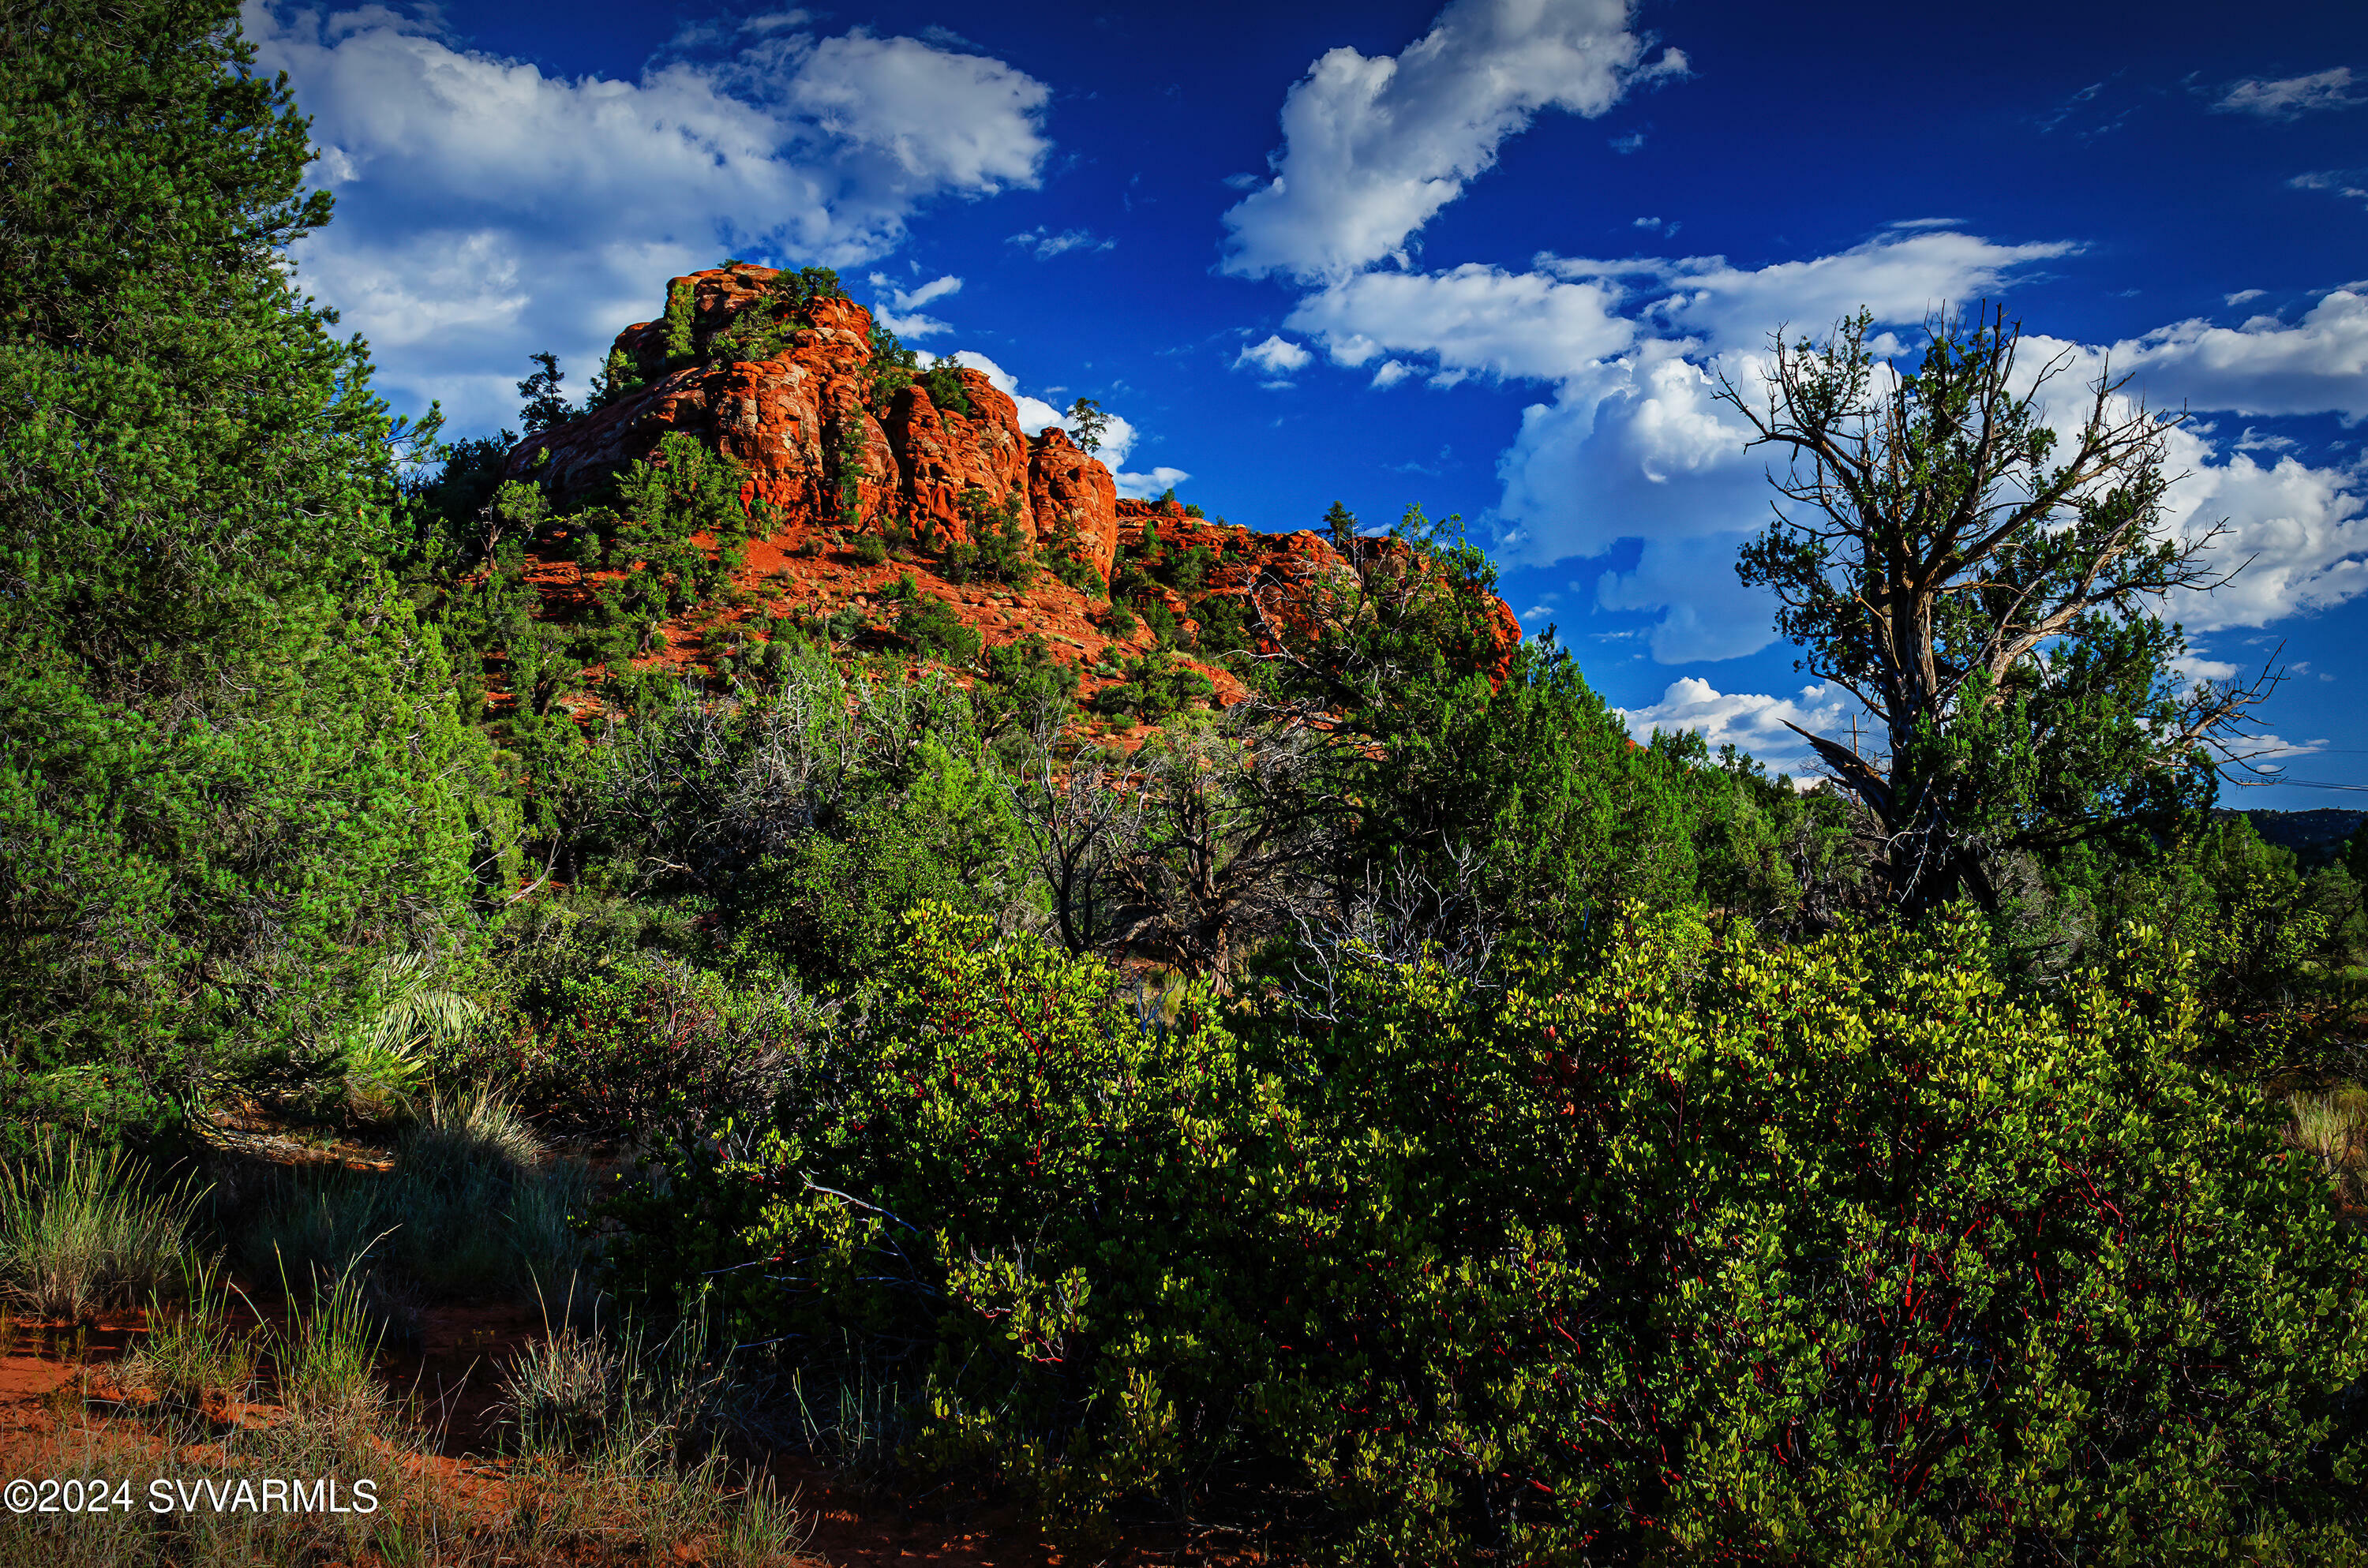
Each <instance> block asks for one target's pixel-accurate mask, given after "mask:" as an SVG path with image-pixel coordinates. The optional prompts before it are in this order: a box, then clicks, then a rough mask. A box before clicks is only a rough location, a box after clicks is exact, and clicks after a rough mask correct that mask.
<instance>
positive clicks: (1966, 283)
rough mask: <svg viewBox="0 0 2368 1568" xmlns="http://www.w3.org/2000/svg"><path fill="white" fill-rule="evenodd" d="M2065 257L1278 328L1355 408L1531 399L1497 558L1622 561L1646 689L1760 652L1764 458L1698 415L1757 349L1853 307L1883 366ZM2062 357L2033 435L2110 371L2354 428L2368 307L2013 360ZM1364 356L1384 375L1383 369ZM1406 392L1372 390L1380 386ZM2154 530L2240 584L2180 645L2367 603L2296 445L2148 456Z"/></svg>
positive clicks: (2347, 539) (1372, 292)
mask: <svg viewBox="0 0 2368 1568" xmlns="http://www.w3.org/2000/svg"><path fill="white" fill-rule="evenodd" d="M2075 248H2077V247H2075V246H2074V245H2072V244H2069V243H2066V242H2043V243H2033V244H1998V243H1996V242H1993V241H1989V240H1987V239H1984V238H1981V237H1979V236H1976V235H1972V234H1967V233H1959V232H1955V231H1942V230H1935V229H1932V228H1931V227H1930V226H1929V225H1914V226H1909V227H1905V228H1899V229H1895V230H1893V231H1891V232H1888V233H1885V234H1884V235H1882V236H1880V237H1878V238H1876V239H1874V240H1871V241H1869V242H1867V243H1865V244H1860V245H1856V246H1853V247H1851V248H1850V249H1849V250H1847V251H1842V252H1838V253H1835V254H1833V255H1829V256H1816V257H1810V258H1806V259H1804V260H1798V261H1788V262H1782V263H1777V264H1774V265H1771V266H1768V267H1736V266H1735V265H1733V264H1732V263H1730V262H1728V261H1727V260H1725V258H1724V257H1719V256H1707V257H1702V256H1697V257H1685V258H1679V259H1652V258H1645V259H1641V260H1632V261H1622V262H1596V261H1588V260H1584V259H1577V258H1565V257H1556V256H1542V257H1540V258H1538V261H1537V262H1536V264H1535V265H1534V266H1533V267H1532V268H1531V270H1529V271H1525V272H1509V271H1507V270H1505V269H1502V268H1497V267H1480V266H1465V267H1455V268H1452V269H1450V270H1448V271H1445V272H1438V273H1414V272H1376V273H1368V274H1363V275H1360V276H1358V277H1355V278H1347V279H1343V280H1340V281H1338V282H1335V283H1333V284H1331V285H1329V286H1327V287H1325V288H1323V289H1321V290H1316V291H1315V292H1313V293H1310V294H1309V295H1307V296H1305V297H1304V298H1303V299H1302V301H1300V303H1299V305H1298V307H1297V308H1296V309H1295V310H1294V311H1293V312H1292V315H1291V317H1290V318H1289V320H1288V323H1287V324H1288V325H1289V326H1291V327H1292V328H1294V329H1297V330H1299V331H1302V332H1304V333H1306V334H1308V335H1309V336H1310V337H1311V338H1313V339H1314V340H1315V342H1316V343H1318V344H1319V345H1320V346H1321V347H1323V348H1324V349H1325V351H1326V354H1327V355H1329V357H1330V358H1332V359H1333V360H1334V361H1335V362H1336V363H1339V364H1343V365H1349V366H1361V365H1366V364H1370V363H1372V362H1374V361H1376V360H1379V361H1380V362H1381V365H1382V367H1383V371H1385V372H1386V377H1384V375H1383V374H1381V373H1377V375H1376V378H1375V380H1376V384H1377V385H1386V384H1388V383H1389V382H1392V381H1398V380H1402V379H1405V377H1406V376H1408V375H1411V374H1416V373H1419V372H1420V370H1421V369H1426V368H1430V367H1435V372H1434V373H1433V374H1432V377H1431V379H1432V381H1433V384H1435V385H1437V384H1452V382H1453V381H1456V380H1460V379H1462V378H1463V377H1466V376H1474V375H1478V376H1487V377H1496V378H1502V379H1507V380H1523V381H1536V382H1540V383H1543V384H1545V385H1548V386H1551V387H1552V388H1553V389H1554V392H1553V395H1552V397H1551V399H1549V400H1547V401H1543V402H1541V403H1535V404H1533V405H1531V407H1529V408H1528V409H1527V410H1525V411H1524V414H1523V416H1522V421H1521V426H1520V431H1519V432H1518V434H1517V435H1516V437H1515V438H1514V440H1513V442H1512V444H1511V445H1510V446H1509V447H1508V449H1506V450H1505V452H1504V454H1503V455H1502V456H1501V457H1500V458H1499V460H1498V464H1497V468H1498V476H1499V478H1500V479H1501V481H1502V482H1503V485H1504V489H1503V494H1502V499H1501V501H1500V503H1499V505H1498V506H1497V524H1498V526H1499V530H1500V531H1499V533H1498V537H1497V547H1498V550H1499V551H1500V553H1502V554H1503V555H1504V556H1506V557H1507V558H1508V559H1510V560H1516V561H1522V562H1531V563H1534V564H1545V563H1550V562H1555V561H1561V560H1568V559H1587V558H1600V557H1601V556H1603V555H1605V554H1607V553H1609V552H1611V551H1612V550H1613V549H1614V547H1615V546H1617V545H1619V544H1620V543H1621V541H1622V540H1641V541H1642V550H1641V551H1640V553H1639V555H1638V558H1637V559H1636V561H1635V563H1634V566H1633V567H1632V568H1630V569H1629V570H1627V571H1624V572H1616V573H1607V574H1603V575H1601V576H1600V578H1599V579H1598V582H1597V589H1596V592H1597V603H1598V604H1599V606H1600V607H1601V608H1607V609H1620V610H1631V611H1637V612H1642V613H1645V614H1648V615H1653V616H1655V617H1656V621H1655V624H1654V625H1653V627H1652V629H1651V633H1650V648H1651V651H1652V653H1653V656H1654V657H1655V658H1656V659H1658V660H1660V661H1662V662H1664V663H1672V664H1674V663H1680V662H1684V661H1687V660H1691V659H1719V658H1730V657H1736V656H1738V655H1741V654H1745V653H1752V652H1755V651H1757V650H1758V649H1759V648H1762V647H1765V646H1766V645H1767V644H1768V643H1769V642H1770V641H1772V640H1773V638H1774V629H1773V624H1772V613H1771V612H1772V609H1773V606H1772V604H1771V603H1770V601H1769V600H1768V599H1767V597H1765V596H1764V595H1762V594H1760V593H1759V592H1758V591H1756V590H1748V589H1746V588H1745V587H1744V586H1743V585H1741V583H1740V582H1739V581H1738V580H1737V579H1736V575H1735V570H1734V566H1735V560H1736V551H1737V550H1738V549H1739V548H1740V546H1741V545H1742V543H1743V542H1744V541H1745V540H1748V538H1749V537H1750V536H1751V535H1752V534H1753V533H1755V532H1757V531H1758V530H1759V528H1762V527H1764V526H1765V525H1766V523H1767V521H1768V520H1769V518H1770V506H1769V503H1770V498H1771V492H1770V487H1769V484H1768V473H1769V469H1770V453H1769V451H1768V450H1767V449H1750V447H1749V442H1750V440H1751V438H1752V436H1753V431H1752V430H1751V428H1750V426H1748V423H1747V422H1746V421H1745V420H1744V419H1743V418H1742V416H1741V415H1739V414H1738V413H1737V412H1736V410H1735V409H1734V408H1733V407H1731V406H1729V405H1727V404H1725V403H1723V402H1721V401H1720V400H1719V398H1718V396H1717V395H1716V394H1717V381H1718V378H1720V377H1722V376H1724V377H1725V378H1726V379H1728V380H1730V381H1734V382H1735V383H1736V385H1737V386H1739V387H1742V388H1744V389H1746V390H1747V392H1748V391H1749V390H1751V389H1753V388H1755V387H1757V386H1758V385H1759V378H1760V374H1761V369H1760V368H1761V365H1762V362H1763V358H1764V355H1765V351H1766V346H1767V342H1768V338H1769V335H1770V333H1771V332H1772V331H1773V330H1774V329H1776V328H1777V327H1778V326H1779V325H1780V324H1782V325H1785V326H1787V328H1788V335H1801V334H1804V333H1806V334H1811V335H1816V334H1821V333H1822V332H1823V331H1825V330H1826V329H1827V327H1828V326H1830V324H1832V322H1833V321H1834V320H1835V319H1836V318H1837V317H1839V316H1840V315H1842V314H1844V313H1846V312H1850V311H1852V310H1855V309H1856V308H1858V307H1859V306H1860V305H1861V304H1863V305H1865V306H1867V307H1868V308H1870V309H1871V310H1872V311H1873V313H1874V316H1875V320H1876V326H1877V330H1878V334H1879V335H1880V341H1881V343H1882V345H1883V347H1886V348H1892V349H1901V350H1905V349H1906V348H1907V347H1909V346H1910V345H1912V343H1913V342H1914V340H1915V339H1916V336H1917V334H1916V333H1915V332H1914V331H1913V328H1914V327H1916V326H1917V325H1918V324H1920V323H1921V322H1922V321H1923V320H1924V318H1925V317H1926V316H1927V315H1928V314H1929V313H1930V312H1931V311H1933V310H1934V309H1936V308H1938V307H1941V306H1942V305H1947V304H1952V303H1962V302H1964V301H1968V300H1977V299H1980V298H1982V297H1984V296H1989V297H1995V296H1996V295H1998V293H2000V292H2003V291H2004V290H2008V289H2010V288H2011V287H2013V286H2014V285H2015V284H2016V283H2017V282H2018V281H2021V279H2023V278H2027V277H2028V276H2030V274H2031V272H2032V269H2034V268H2036V267H2042V266H2044V264H2045V263H2047V262H2049V261H2052V260H2054V259H2055V258H2058V257H2060V256H2066V255H2067V254H2070V253H2071V252H2072V251H2073V250H2074V249H2075ZM2057 355H2063V356H2065V357H2066V365H2065V368H2064V370H2063V373H2062V374H2060V375H2059V376H2058V377H2057V378H2056V379H2055V381H2054V382H2053V383H2051V385H2050V388H2049V390H2048V392H2047V394H2046V409H2047V413H2048V416H2049V417H2050V419H2051V420H2052V421H2053V422H2055V423H2057V424H2059V425H2062V426H2066V434H2068V433H2069V428H2070V426H2072V425H2073V424H2074V423H2075V422H2076V421H2077V419H2078V411H2079V407H2080V402H2081V393H2082V391H2083V389H2084V387H2085V385H2086V384H2087V383H2088V382H2089V381H2092V380H2093V379H2094V378H2095V376H2096V375H2097V374H2098V373H2099V372H2100V371H2101V370H2102V369H2104V368H2105V367H2106V366H2107V365H2108V364H2110V365H2111V366H2112V369H2113V371H2114V373H2116V374H2120V373H2121V372H2123V371H2130V372H2134V373H2135V381H2134V382H2133V386H2132V391H2133V392H2135V393H2137V394H2140V395H2143V396H2145V397H2146V398H2147V399H2149V400H2150V401H2151V402H2152V403H2154V404H2156V405H2157V406H2160V405H2162V404H2165V403H2169V404H2174V405H2175V404H2179V403H2185V404H2187V405H2189V406H2192V407H2194V408H2196V409H2199V410H2221V409H2225V410H2228V411H2231V412H2235V413H2238V414H2243V415H2263V416H2266V415H2288V414H2302V413H2316V412H2334V413H2337V414H2340V415H2343V416H2344V417H2345V418H2346V419H2357V418H2360V417H2362V415H2368V295H2363V294H2362V293H2358V292H2354V291H2351V290H2334V291H2332V292H2330V293H2328V295H2326V296H2325V297H2324V298H2322V299H2321V300H2319V301H2317V303H2316V305H2314V306H2313V307H2312V308H2311V309H2309V310H2308V311H2307V312H2305V313H2304V314H2303V315H2302V316H2301V317H2300V319H2299V320H2297V321H2295V322H2294V323H2292V324H2287V323H2284V322H2283V321H2281V320H2279V319H2278V318H2275V317H2266V316H2265V317H2256V318H2254V319H2253V320H2250V321H2248V322H2246V323H2244V324H2241V325H2239V326H2236V327H2223V326H2214V325H2212V324H2209V323H2204V322H2187V323H2180V324H2175V325H2172V326H2169V327H2165V328H2162V329H2160V330H2159V331H2157V332H2154V333H2150V334H2147V335H2145V336H2144V337H2141V338H2138V339H2135V340H2133V341H2130V342H2126V343H2123V344H2118V345H2114V346H2112V347H2110V348H2108V347H2103V346H2079V345H2073V344H2068V343H2061V342H2055V341H2053V340H2049V339H2046V338H2043V337H2033V338H2032V339H2029V340H2027V342H2026V346H2025V349H2024V353H2023V356H2022V369H2023V372H2024V374H2025V375H2026V377H2029V376H2031V375H2033V374H2035V373H2036V370H2037V369H2038V367H2039V366H2040V365H2041V364H2042V363H2044V362H2045V361H2046V360H2047V359H2049V358H2052V357H2055V356H2057ZM1384 356H1386V357H1387V358H1384ZM1392 366H1396V367H1403V369H1397V370H1395V371H1391V370H1388V368H1389V367H1392ZM2168 440H2169V471H2170V472H2173V473H2176V474H2179V475H2180V476H2181V477H2180V479H2179V481H2178V483H2176V484H2175V485H2174V486H2173V488H2172V490H2171V492H2170V494H2169V516H2170V520H2171V522H2172V524H2173V526H2175V527H2177V528H2180V529H2181V530H2182V531H2183V532H2187V533H2191V534H2192V533H2200V532H2202V531H2203V530H2204V529H2205V528H2209V527H2211V526H2213V525H2215V524H2221V525H2225V527H2226V530H2227V531H2226V534H2225V535H2224V537H2223V538H2222V540H2221V541H2220V544H2219V547H2218V549H2219V554H2217V555H2216V556H2215V557H2214V559H2215V560H2217V561H2221V562H2226V564H2227V565H2230V566H2234V565H2236V564H2237V562H2249V564H2248V565H2247V566H2246V567H2245V570H2244V571H2243V572H2241V573H2240V574H2238V575H2237V579H2236V580H2235V581H2234V582H2232V583H2230V584H2228V585H2226V586H2225V587H2223V588H2221V589H2220V590H2218V591H2217V592H2216V593H2214V594H2212V595H2210V596H2196V597H2187V598H2183V599H2182V601H2181V602H2180V604H2178V605H2177V606H2175V607H2172V608H2173V611H2174V613H2176V614H2178V615H2179V616H2180V618H2181V619H2183V620H2184V621H2185V623H2186V624H2187V625H2189V626H2190V627H2191V628H2194V629H2196V630H2199V631H2206V630H2211V629H2214V628H2220V627H2229V626H2240V625H2259V624H2261V623H2263V622H2265V621H2267V620H2271V619H2277V618H2278V617H2279V616H2281V615H2286V614H2292V613H2294V612H2295V611H2298V610H2306V609H2313V608H2324V607H2326V606H2328V605H2332V604H2336V603H2340V602H2342V601H2343V600H2345V599H2348V598H2350V597H2353V596H2354V595H2357V594H2359V593H2362V592H2363V591H2368V581H2363V575H2362V574H2363V572H2368V567H2363V564H2362V556H2363V554H2364V553H2368V520H2363V518H2362V491H2363V483H2362V481H2363V477H2368V476H2363V474H2362V472H2360V470H2359V469H2357V468H2356V467H2348V466H2341V465H2336V466H2328V465H2324V464H2322V465H2317V466H2314V465H2313V464H2311V463H2309V462H2306V461H2305V460H2302V459H2301V458H2300V457H2298V456H2296V455H2294V453H2292V452H2291V451H2289V450H2288V449H2289V448H2291V447H2292V446H2293V444H2294V443H2293V442H2292V441H2291V440H2290V439H2288V438H2284V437H2279V436H2277V435H2275V434H2274V433H2272V434H2268V435H2264V434H2262V433H2260V432H2258V431H2255V430H2253V429H2250V428H2249V427H2248V428H2244V429H2240V430H2238V431H2234V432H2229V433H2226V434H2216V433H2214V432H2213V431H2212V430H2210V429H2208V428H2206V427H2204V426H2200V425H2191V426H2188V427H2186V428H2182V429H2180V430H2177V431H2174V432H2172V433H2171V434H2170V436H2169V437H2168Z"/></svg>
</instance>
